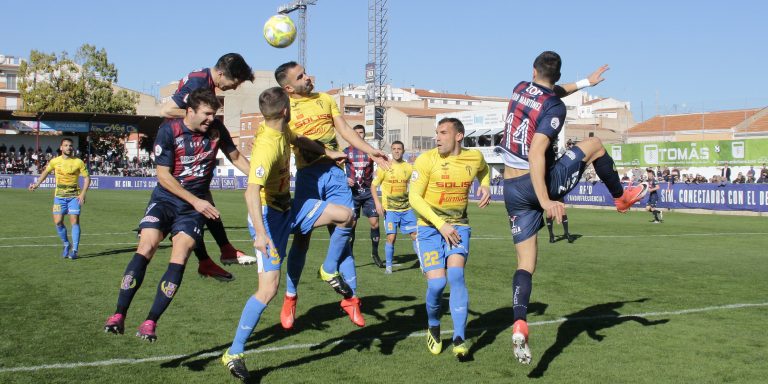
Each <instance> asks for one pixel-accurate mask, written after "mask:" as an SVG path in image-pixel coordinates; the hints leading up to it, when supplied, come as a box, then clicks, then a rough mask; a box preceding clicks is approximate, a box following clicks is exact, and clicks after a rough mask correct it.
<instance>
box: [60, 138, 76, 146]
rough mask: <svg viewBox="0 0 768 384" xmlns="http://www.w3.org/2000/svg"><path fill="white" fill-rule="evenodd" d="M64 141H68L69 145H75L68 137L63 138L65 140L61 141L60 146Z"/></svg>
mask: <svg viewBox="0 0 768 384" xmlns="http://www.w3.org/2000/svg"><path fill="white" fill-rule="evenodd" d="M65 141H69V142H70V143H72V144H74V143H75V141H74V140H72V139H70V138H69V137H65V138H63V139H61V144H64V142H65ZM61 144H60V145H61Z"/></svg>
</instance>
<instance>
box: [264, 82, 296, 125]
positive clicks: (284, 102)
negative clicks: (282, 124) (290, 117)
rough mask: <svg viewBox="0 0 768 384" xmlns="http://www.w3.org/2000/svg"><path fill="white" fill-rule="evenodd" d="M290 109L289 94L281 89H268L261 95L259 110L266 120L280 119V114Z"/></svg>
mask: <svg viewBox="0 0 768 384" xmlns="http://www.w3.org/2000/svg"><path fill="white" fill-rule="evenodd" d="M290 107H291V101H290V99H289V98H288V93H286V92H285V90H284V89H282V88H280V87H272V88H269V89H266V90H264V92H262V93H261V95H259V110H260V111H261V114H262V115H264V119H266V120H272V119H277V118H279V117H280V112H282V111H283V110H284V109H286V108H290Z"/></svg>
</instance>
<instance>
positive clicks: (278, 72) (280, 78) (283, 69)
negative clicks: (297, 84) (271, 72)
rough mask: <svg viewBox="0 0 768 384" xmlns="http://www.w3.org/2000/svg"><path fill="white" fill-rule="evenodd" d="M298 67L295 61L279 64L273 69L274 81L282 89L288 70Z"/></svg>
mask: <svg viewBox="0 0 768 384" xmlns="http://www.w3.org/2000/svg"><path fill="white" fill-rule="evenodd" d="M298 65H299V63H297V62H295V61H289V62H287V63H283V64H280V66H279V67H277V69H275V81H277V83H278V84H280V86H281V87H284V86H285V84H286V83H287V81H286V78H287V77H288V73H287V72H288V70H289V69H291V68H295V67H296V66H298Z"/></svg>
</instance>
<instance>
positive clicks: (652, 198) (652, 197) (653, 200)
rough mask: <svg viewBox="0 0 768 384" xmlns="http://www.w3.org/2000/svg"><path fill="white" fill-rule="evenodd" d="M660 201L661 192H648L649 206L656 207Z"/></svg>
mask: <svg viewBox="0 0 768 384" xmlns="http://www.w3.org/2000/svg"><path fill="white" fill-rule="evenodd" d="M658 203H659V194H658V193H653V192H651V193H649V194H648V202H647V203H646V204H645V205H646V206H648V207H651V208H656V204H658Z"/></svg>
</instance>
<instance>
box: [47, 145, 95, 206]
mask: <svg viewBox="0 0 768 384" xmlns="http://www.w3.org/2000/svg"><path fill="white" fill-rule="evenodd" d="M45 171H46V172H51V171H53V172H54V175H55V176H56V192H54V196H56V197H76V196H77V195H79V194H80V183H79V181H80V176H83V177H88V170H87V169H85V163H84V162H83V161H82V160H80V159H79V158H77V157H70V158H66V159H65V158H64V156H63V155H62V156H57V157H54V158H53V159H51V161H50V162H48V166H46V167H45Z"/></svg>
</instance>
